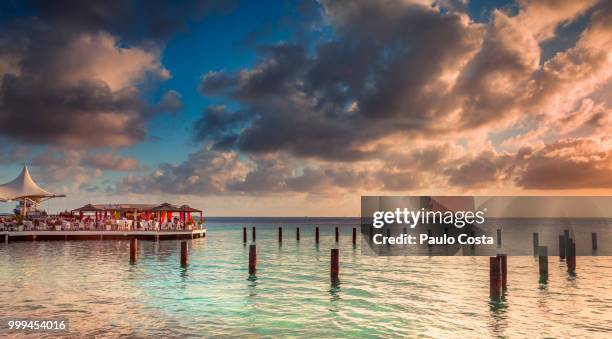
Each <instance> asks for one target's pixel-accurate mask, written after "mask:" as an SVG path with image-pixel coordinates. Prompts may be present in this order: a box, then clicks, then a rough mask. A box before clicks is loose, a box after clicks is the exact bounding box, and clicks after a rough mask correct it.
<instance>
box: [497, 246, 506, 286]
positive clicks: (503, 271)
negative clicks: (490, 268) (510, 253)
mask: <svg viewBox="0 0 612 339" xmlns="http://www.w3.org/2000/svg"><path fill="white" fill-rule="evenodd" d="M497 257H498V258H499V261H500V264H501V285H502V292H503V291H505V290H506V289H507V288H508V257H507V256H506V255H505V254H499V255H498V256H497Z"/></svg>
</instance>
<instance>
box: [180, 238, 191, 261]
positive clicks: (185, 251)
mask: <svg viewBox="0 0 612 339" xmlns="http://www.w3.org/2000/svg"><path fill="white" fill-rule="evenodd" d="M188 258H189V245H188V244H187V242H186V241H182V242H181V267H187V262H188Z"/></svg>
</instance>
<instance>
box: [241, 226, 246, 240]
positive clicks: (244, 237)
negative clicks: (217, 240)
mask: <svg viewBox="0 0 612 339" xmlns="http://www.w3.org/2000/svg"><path fill="white" fill-rule="evenodd" d="M242 242H243V243H245V244H246V242H247V229H246V227H243V228H242Z"/></svg>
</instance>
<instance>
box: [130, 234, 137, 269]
mask: <svg viewBox="0 0 612 339" xmlns="http://www.w3.org/2000/svg"><path fill="white" fill-rule="evenodd" d="M137 256H138V239H136V238H135V237H134V238H132V239H130V262H132V263H134V262H136V258H137Z"/></svg>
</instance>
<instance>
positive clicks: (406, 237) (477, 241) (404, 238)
mask: <svg viewBox="0 0 612 339" xmlns="http://www.w3.org/2000/svg"><path fill="white" fill-rule="evenodd" d="M372 241H373V242H374V243H375V244H376V245H416V244H419V245H455V244H459V245H493V244H494V243H495V240H494V239H493V237H489V236H486V235H479V236H470V235H467V234H460V235H458V236H457V237H452V236H449V235H446V234H444V235H441V236H437V237H434V236H429V235H428V234H426V233H421V234H419V236H418V239H417V236H416V235H414V234H405V233H404V234H400V235H398V236H394V237H391V236H383V235H382V234H375V235H374V236H373V237H372Z"/></svg>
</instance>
